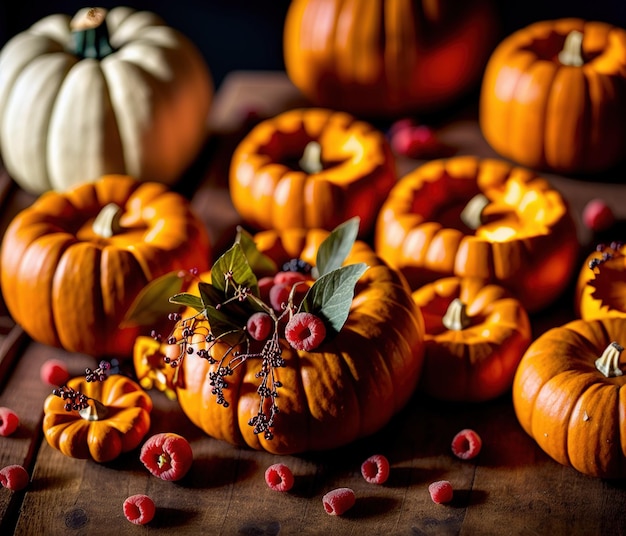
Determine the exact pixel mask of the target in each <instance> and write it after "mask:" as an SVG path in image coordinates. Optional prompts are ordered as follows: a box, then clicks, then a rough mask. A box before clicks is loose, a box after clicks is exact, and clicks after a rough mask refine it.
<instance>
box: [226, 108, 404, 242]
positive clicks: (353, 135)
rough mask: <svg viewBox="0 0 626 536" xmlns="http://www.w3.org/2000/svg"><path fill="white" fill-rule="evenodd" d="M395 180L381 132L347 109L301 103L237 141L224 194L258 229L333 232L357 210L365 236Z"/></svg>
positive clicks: (360, 229)
mask: <svg viewBox="0 0 626 536" xmlns="http://www.w3.org/2000/svg"><path fill="white" fill-rule="evenodd" d="M396 179H397V176H396V167H395V160H394V157H393V154H392V152H391V148H390V147H389V144H388V143H387V140H386V139H385V136H384V134H383V133H382V132H381V131H379V130H378V129H376V128H374V127H373V126H372V125H370V124H369V123H366V122H364V121H359V120H357V119H356V118H354V117H353V116H351V115H350V114H346V113H343V112H335V111H333V110H328V109H320V108H305V109H295V110H289V111H287V112H283V113H282V114H279V115H278V116H276V117H273V118H271V119H267V120H265V121H263V122H261V123H260V124H259V125H257V126H256V127H254V128H253V129H252V130H251V131H250V132H249V133H248V135H247V136H246V137H245V138H244V139H243V140H242V141H241V142H240V143H239V145H238V146H237V148H236V149H235V152H234V153H233V156H232V158H231V165H230V194H231V198H232V202H233V205H234V206H235V209H236V210H237V212H238V213H239V215H240V216H241V218H242V219H243V221H244V222H245V223H246V224H247V225H248V226H250V227H252V228H255V229H257V230H266V229H277V230H284V229H289V228H304V229H327V230H329V231H331V230H332V229H334V228H335V227H337V226H338V225H339V224H341V223H342V222H344V221H347V220H349V219H350V218H352V217H354V216H358V217H359V218H360V220H361V225H360V228H359V233H360V236H365V235H367V234H368V233H369V232H370V231H371V230H372V227H373V225H374V221H375V219H376V214H377V213H378V209H379V208H380V205H381V203H382V201H383V199H384V198H385V196H386V195H387V193H388V192H389V190H390V189H391V188H392V187H393V185H394V184H395V182H396Z"/></svg>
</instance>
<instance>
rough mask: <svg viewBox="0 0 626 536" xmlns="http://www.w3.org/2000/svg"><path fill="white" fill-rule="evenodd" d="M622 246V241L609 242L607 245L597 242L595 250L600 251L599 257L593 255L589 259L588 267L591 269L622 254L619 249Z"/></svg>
mask: <svg viewBox="0 0 626 536" xmlns="http://www.w3.org/2000/svg"><path fill="white" fill-rule="evenodd" d="M623 246H624V243H622V242H617V241H614V242H611V243H610V244H609V245H608V246H607V245H606V244H598V245H597V246H596V251H597V252H598V253H601V256H600V257H594V258H593V259H591V260H590V261H589V268H590V269H591V270H593V269H595V268H599V267H600V266H601V265H602V264H604V263H605V262H607V261H609V260H611V259H614V258H616V257H619V256H622V255H623V253H621V249H622V247H623Z"/></svg>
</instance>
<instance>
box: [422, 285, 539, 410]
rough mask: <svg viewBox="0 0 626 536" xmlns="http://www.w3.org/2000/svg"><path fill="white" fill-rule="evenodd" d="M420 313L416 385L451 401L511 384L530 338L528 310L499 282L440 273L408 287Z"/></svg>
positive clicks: (482, 396) (484, 396) (496, 392)
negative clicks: (422, 329)
mask: <svg viewBox="0 0 626 536" xmlns="http://www.w3.org/2000/svg"><path fill="white" fill-rule="evenodd" d="M413 300H414V301H415V303H416V304H417V306H418V307H419V308H420V311H421V312H422V315H423V316H424V324H425V329H426V333H425V336H424V367H423V369H422V375H421V378H420V383H419V386H418V388H419V389H420V390H421V391H423V392H425V393H427V394H428V395H430V396H432V397H434V398H438V399H442V400H451V401H457V402H459V401H463V402H483V401H486V400H491V399H493V398H496V397H498V396H500V395H502V394H503V393H505V392H506V391H507V390H509V389H510V388H511V385H512V384H513V376H514V375H515V371H516V370H517V365H518V364H519V362H520V359H521V358H522V355H523V354H524V352H525V351H526V348H527V347H528V345H529V344H530V342H531V338H532V336H531V326H530V320H529V318H528V314H527V313H526V311H525V309H524V308H523V307H522V304H521V303H520V302H519V300H516V299H515V298H513V297H512V296H511V295H510V294H509V292H508V291H506V290H505V289H504V288H503V287H501V286H499V285H493V284H491V285H490V284H485V283H484V281H482V280H481V279H475V278H458V277H446V278H442V279H438V280H437V281H434V282H432V283H429V284H427V285H424V286H423V287H421V288H420V289H418V290H416V291H415V292H413Z"/></svg>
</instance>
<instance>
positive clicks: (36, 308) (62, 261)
mask: <svg viewBox="0 0 626 536" xmlns="http://www.w3.org/2000/svg"><path fill="white" fill-rule="evenodd" d="M209 256H210V246H209V238H208V234H207V231H206V230H205V228H204V226H203V224H202V222H201V221H200V220H199V219H198V218H197V217H196V216H195V215H194V214H193V212H192V211H191V208H190V205H189V203H188V202H187V201H186V200H185V198H183V197H182V196H181V195H179V194H177V193H174V192H171V191H169V190H168V188H167V186H165V185H163V184H161V183H156V182H146V183H141V182H139V181H136V180H134V179H133V178H131V177H128V176H125V175H107V176H104V177H102V178H100V179H99V180H98V181H96V182H94V183H85V184H83V185H81V186H78V187H75V188H73V189H70V190H69V191H67V192H64V193H61V192H53V191H50V192H47V193H45V194H43V195H42V196H41V197H40V198H39V199H37V200H36V201H35V203H33V204H32V205H31V206H30V207H28V208H26V209H24V210H23V211H22V212H20V213H19V214H18V215H17V216H16V217H15V218H14V219H13V221H12V222H11V223H10V225H9V226H8V228H7V231H6V233H5V235H4V238H3V243H2V252H1V268H2V272H1V274H0V275H1V279H0V281H1V284H2V293H3V296H4V301H5V303H6V306H7V309H8V310H9V313H10V314H11V316H12V317H13V319H14V320H15V321H16V322H17V323H19V324H20V325H21V326H22V327H23V328H24V330H25V331H26V332H27V333H28V334H29V335H30V336H31V337H32V338H33V339H34V340H36V341H39V342H42V343H44V344H48V345H52V346H57V347H61V348H64V349H65V350H68V351H70V352H80V353H85V354H90V355H93V356H96V357H101V356H118V357H121V358H125V357H129V356H130V355H132V348H133V344H134V340H135V339H136V337H137V336H138V335H139V333H140V332H141V329H142V328H140V327H139V326H136V325H134V326H126V327H122V326H121V324H122V321H123V320H124V318H125V315H126V313H127V311H128V310H129V308H130V306H131V305H132V303H133V301H134V300H135V298H136V297H137V295H138V294H139V292H140V291H141V290H142V288H143V287H145V285H146V284H147V283H148V282H149V281H151V280H152V279H154V278H156V277H158V276H161V275H163V274H165V273H168V272H171V271H173V270H188V269H191V268H198V269H199V270H206V269H207V268H208V265H209Z"/></svg>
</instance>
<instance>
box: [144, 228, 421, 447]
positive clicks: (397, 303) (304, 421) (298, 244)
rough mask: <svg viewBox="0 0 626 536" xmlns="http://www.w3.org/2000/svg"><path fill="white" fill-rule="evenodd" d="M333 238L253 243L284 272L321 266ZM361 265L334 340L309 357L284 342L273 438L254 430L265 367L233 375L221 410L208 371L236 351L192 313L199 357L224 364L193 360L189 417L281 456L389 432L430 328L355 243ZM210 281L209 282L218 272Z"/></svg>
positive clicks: (184, 382)
mask: <svg viewBox="0 0 626 536" xmlns="http://www.w3.org/2000/svg"><path fill="white" fill-rule="evenodd" d="M327 236H328V232H327V231H324V230H305V229H288V230H285V231H282V232H278V231H273V230H272V231H264V232H261V233H258V234H257V235H256V236H255V237H254V241H255V243H256V245H257V247H258V250H259V251H260V252H261V253H263V254H265V255H266V256H268V257H269V258H271V259H272V260H274V261H275V262H276V264H277V265H278V266H281V265H282V263H283V262H286V261H288V260H290V259H293V258H300V259H302V260H304V261H306V262H307V263H311V264H314V262H315V259H316V253H317V251H318V249H319V246H320V244H321V243H322V241H323V240H324V238H326V237H327ZM361 262H363V263H366V264H367V265H368V266H369V268H368V269H367V270H366V271H365V273H364V274H363V275H361V277H360V279H359V280H358V282H357V284H356V287H355V291H354V297H353V299H352V302H351V305H350V310H349V313H348V316H347V320H346V322H345V324H344V325H343V327H342V329H341V330H340V331H339V332H338V333H337V334H336V335H335V336H334V337H333V338H331V339H329V340H325V341H324V342H323V343H322V344H321V345H320V346H319V347H318V348H316V349H315V350H311V351H305V350H295V349H294V348H293V347H291V346H290V345H289V344H288V343H287V342H286V341H285V339H284V338H282V337H281V338H280V339H279V344H280V348H281V350H282V358H283V359H284V362H285V366H284V367H279V368H274V369H273V371H274V374H275V376H274V381H275V382H279V383H280V385H281V387H280V388H279V389H278V397H277V399H276V400H277V404H278V406H279V412H278V413H277V414H276V415H275V425H274V433H273V437H272V438H269V439H268V438H267V437H266V436H265V435H264V434H259V433H255V429H254V427H253V426H251V425H250V424H249V423H250V422H253V420H254V419H255V418H256V417H257V415H258V413H259V411H260V406H259V405H260V401H259V394H258V392H257V388H258V385H259V381H260V380H259V374H260V362H259V361H260V360H259V359H251V358H248V359H247V360H245V361H242V362H241V363H240V364H239V365H238V366H237V367H236V368H235V369H234V370H233V371H232V374H231V375H228V376H226V381H227V383H228V388H227V389H224V390H223V397H224V400H223V402H222V403H221V404H218V403H216V395H215V385H216V384H215V382H214V381H213V379H212V378H211V376H210V374H211V373H215V372H217V371H218V367H219V364H220V363H219V360H220V359H221V358H222V357H223V356H224V355H226V354H227V353H228V352H232V355H236V354H235V353H234V352H236V351H237V348H235V349H234V350H230V347H229V346H228V345H227V344H225V343H223V342H219V341H218V342H215V341H212V342H207V341H206V338H205V336H206V333H207V331H208V330H209V326H208V325H207V322H206V319H205V317H203V316H201V315H200V316H198V313H197V311H196V310H195V309H194V310H190V311H187V312H186V313H184V314H183V315H182V316H183V317H187V318H191V317H194V319H195V320H193V326H194V327H193V331H194V333H195V335H194V337H196V338H195V339H194V343H193V344H192V345H191V346H190V347H189V348H190V349H191V350H192V353H193V352H194V351H195V352H196V353H197V351H198V350H207V351H208V353H209V355H210V356H211V357H212V358H213V359H216V360H217V361H218V362H217V363H215V364H211V363H210V362H209V360H208V359H202V358H200V357H198V356H197V355H188V356H186V357H185V358H184V359H183V360H182V365H180V366H179V367H178V369H177V374H176V376H175V377H174V378H173V379H172V381H173V385H174V386H175V388H176V393H177V397H178V402H179V403H180V406H181V408H182V410H183V412H184V413H185V414H186V415H187V417H189V419H190V420H191V421H192V422H193V423H194V424H195V425H197V426H198V427H199V428H201V429H202V430H204V431H205V432H206V433H207V434H208V435H210V436H212V437H215V438H217V439H221V440H225V441H227V442H229V443H232V444H234V445H242V446H244V445H247V446H249V447H251V448H254V449H257V450H265V451H268V452H272V453H276V454H288V453H299V452H305V451H319V450H327V449H333V448H336V447H339V446H342V445H345V444H347V443H350V442H352V441H354V440H356V439H357V438H361V437H364V436H367V435H369V434H372V433H374V432H376V431H378V430H379V429H380V428H382V427H383V426H384V425H385V424H386V423H387V422H388V421H389V420H390V419H391V417H392V416H393V415H394V414H396V413H397V412H398V411H399V410H400V409H401V408H402V407H404V406H405V404H406V403H407V401H408V400H409V398H410V397H411V395H412V393H413V391H414V389H415V386H416V384H417V382H418V379H419V374H420V371H421V367H422V360H423V347H422V340H423V335H424V323H423V319H422V317H421V314H420V313H419V310H418V309H417V307H416V306H415V304H414V302H413V300H412V299H411V294H410V292H409V289H408V287H407V285H406V281H405V280H404V278H403V277H402V276H401V274H399V273H398V272H396V271H394V270H391V269H390V268H389V267H388V266H387V265H386V264H385V263H384V262H382V261H381V260H380V259H379V258H378V257H377V256H376V255H375V254H374V252H373V250H372V249H371V248H370V247H369V246H368V245H367V244H366V243H365V242H363V241H358V240H357V241H356V242H355V243H354V245H353V246H352V249H351V250H350V252H349V254H348V256H347V258H346V259H345V262H344V266H345V265H351V264H355V263H361ZM202 279H204V280H207V281H209V280H210V274H208V273H205V274H203V275H202ZM179 328H180V326H179ZM174 338H175V339H176V338H178V336H177V335H174ZM144 341H145V337H140V338H139V339H138V344H137V345H136V347H135V350H136V351H135V363H138V362H139V363H141V362H142V361H143V356H142V355H138V353H141V351H142V349H144V351H145V349H147V351H148V353H150V352H155V351H156V344H155V343H152V344H150V343H147V344H146V343H145V342H144ZM171 348H172V346H169V345H168V344H167V339H164V342H163V343H162V344H161V346H160V349H159V350H158V351H159V352H160V353H161V355H162V356H163V357H165V356H166V355H170V354H171V352H170V350H171ZM174 353H175V354H177V353H178V349H175V350H174ZM142 370H145V368H144V369H142ZM164 385H167V380H164V382H163V384H162V386H164ZM275 385H276V384H275ZM224 402H225V403H224Z"/></svg>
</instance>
